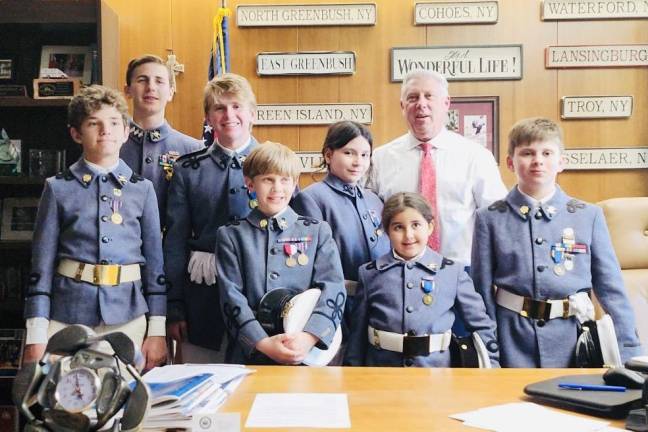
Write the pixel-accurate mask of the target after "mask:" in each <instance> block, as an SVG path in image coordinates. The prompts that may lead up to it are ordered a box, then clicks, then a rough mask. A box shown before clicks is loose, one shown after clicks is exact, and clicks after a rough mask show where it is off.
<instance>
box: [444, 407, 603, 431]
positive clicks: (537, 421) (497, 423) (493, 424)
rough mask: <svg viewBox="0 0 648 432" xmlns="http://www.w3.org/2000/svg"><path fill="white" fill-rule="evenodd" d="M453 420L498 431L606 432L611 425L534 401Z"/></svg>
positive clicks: (470, 413)
mask: <svg viewBox="0 0 648 432" xmlns="http://www.w3.org/2000/svg"><path fill="white" fill-rule="evenodd" d="M450 417H451V418H454V419H457V420H461V421H463V422H464V425H466V426H472V427H477V428H482V429H486V430H491V431H497V432H517V431H521V430H523V431H525V432H535V431H537V432H546V431H570V432H595V431H596V432H602V431H606V430H612V429H609V428H608V427H607V426H608V425H609V422H605V421H600V420H593V419H589V418H585V417H578V416H574V415H570V414H565V413H561V412H559V411H555V410H551V409H548V408H545V407H543V406H542V405H537V404H534V403H530V402H518V403H509V404H504V405H495V406H492V407H488V408H481V409H478V410H476V411H470V412H465V413H460V414H454V415H451V416H450Z"/></svg>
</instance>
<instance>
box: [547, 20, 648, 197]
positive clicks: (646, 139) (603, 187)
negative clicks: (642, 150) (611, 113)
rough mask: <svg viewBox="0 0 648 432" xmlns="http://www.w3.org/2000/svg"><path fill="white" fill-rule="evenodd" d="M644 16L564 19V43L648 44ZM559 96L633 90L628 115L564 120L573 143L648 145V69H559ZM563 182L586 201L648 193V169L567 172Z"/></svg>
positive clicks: (560, 30) (586, 145) (629, 92)
mask: <svg viewBox="0 0 648 432" xmlns="http://www.w3.org/2000/svg"><path fill="white" fill-rule="evenodd" d="M647 27H648V26H646V24H645V22H644V21H640V20H627V21H590V22H561V23H560V24H559V28H558V36H559V37H558V41H557V42H558V44H559V45H597V44H632V43H644V44H645V43H648V30H647ZM557 85H558V95H557V97H556V104H557V105H559V103H560V97H562V96H571V95H576V96H580V95H633V96H634V109H633V114H632V117H630V118H629V119H600V120H596V119H587V120H563V121H562V122H561V125H562V127H563V129H564V132H565V143H566V146H567V147H568V148H592V147H594V148H598V147H634V146H636V147H641V146H648V122H647V121H646V118H648V112H647V111H648V109H647V108H648V96H647V95H648V68H636V67H632V68H588V69H560V70H559V71H558V78H557ZM559 182H560V184H561V185H562V186H563V188H564V189H565V190H567V192H568V193H571V194H573V195H575V196H578V197H579V198H582V199H584V200H587V201H599V200H603V199H607V198H612V197H618V196H644V195H647V194H648V178H647V176H646V170H643V169H642V170H608V171H598V170H595V171H567V172H564V173H562V174H561V175H560V176H559Z"/></svg>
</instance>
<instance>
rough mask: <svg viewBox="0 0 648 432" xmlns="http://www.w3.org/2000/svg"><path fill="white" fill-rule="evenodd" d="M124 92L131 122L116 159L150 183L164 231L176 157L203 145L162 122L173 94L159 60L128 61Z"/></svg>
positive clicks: (167, 72)
mask: <svg viewBox="0 0 648 432" xmlns="http://www.w3.org/2000/svg"><path fill="white" fill-rule="evenodd" d="M124 92H125V93H126V95H127V96H128V97H129V98H131V99H132V101H133V119H132V121H131V124H130V134H129V136H128V141H126V143H125V144H124V145H123V146H122V148H121V151H120V157H121V158H122V159H123V160H124V162H126V163H127V164H128V166H130V167H131V168H132V169H133V171H135V172H136V173H138V174H140V175H142V176H143V177H144V178H146V179H149V180H151V182H153V186H154V187H155V193H156V195H157V199H158V207H159V211H160V225H161V227H162V228H163V229H164V227H165V216H166V200H167V190H168V188H169V182H170V180H171V176H172V174H173V164H174V162H175V161H176V159H177V158H178V157H180V156H182V155H184V154H187V153H191V152H193V151H196V150H199V149H201V148H203V147H204V145H203V144H202V143H201V142H200V141H198V140H196V139H194V138H191V137H189V136H187V135H184V134H182V133H180V132H178V131H177V130H175V129H173V128H172V127H171V126H170V125H169V123H168V122H167V121H166V120H165V119H164V112H165V108H166V105H167V103H168V102H169V101H171V99H172V98H173V94H174V93H175V77H174V75H173V72H172V71H171V69H169V67H168V66H167V65H166V64H164V62H163V61H162V59H161V58H159V57H157V56H154V55H145V56H142V57H139V58H135V59H133V60H131V61H130V63H128V68H127V69H126V87H125V88H124Z"/></svg>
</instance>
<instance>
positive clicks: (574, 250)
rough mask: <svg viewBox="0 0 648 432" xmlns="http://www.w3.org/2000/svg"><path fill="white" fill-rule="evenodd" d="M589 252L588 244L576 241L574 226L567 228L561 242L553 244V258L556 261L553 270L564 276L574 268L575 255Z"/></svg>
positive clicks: (557, 274)
mask: <svg viewBox="0 0 648 432" xmlns="http://www.w3.org/2000/svg"><path fill="white" fill-rule="evenodd" d="M584 253H587V245H585V244H582V243H576V236H575V235H574V229H573V228H565V229H564V230H563V232H562V238H561V239H560V243H556V244H554V245H553V246H551V259H552V260H553V262H554V264H555V265H554V268H553V272H554V273H555V274H556V276H563V275H564V274H565V273H566V272H568V271H572V270H573V269H574V263H575V260H574V255H576V254H584Z"/></svg>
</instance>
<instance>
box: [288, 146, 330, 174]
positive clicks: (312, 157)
mask: <svg viewBox="0 0 648 432" xmlns="http://www.w3.org/2000/svg"><path fill="white" fill-rule="evenodd" d="M295 153H296V154H297V157H298V158H299V161H300V162H301V169H302V170H301V172H302V173H312V172H322V173H325V172H326V168H324V169H322V164H323V163H324V156H322V152H305V151H298V152H295Z"/></svg>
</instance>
